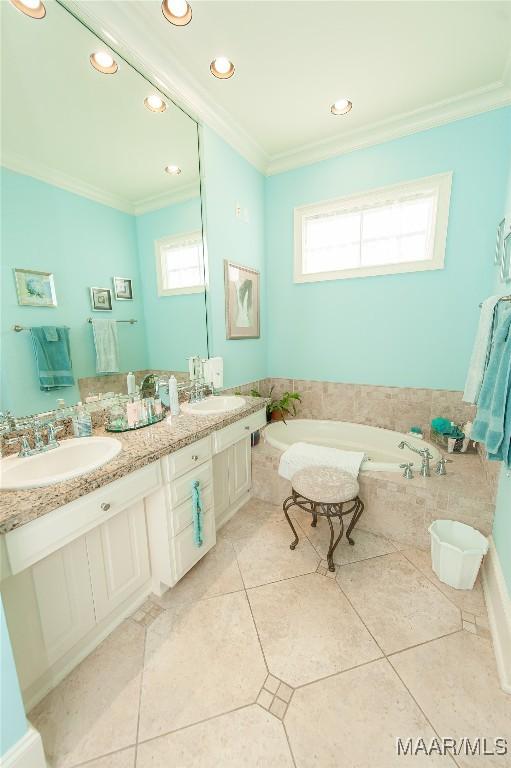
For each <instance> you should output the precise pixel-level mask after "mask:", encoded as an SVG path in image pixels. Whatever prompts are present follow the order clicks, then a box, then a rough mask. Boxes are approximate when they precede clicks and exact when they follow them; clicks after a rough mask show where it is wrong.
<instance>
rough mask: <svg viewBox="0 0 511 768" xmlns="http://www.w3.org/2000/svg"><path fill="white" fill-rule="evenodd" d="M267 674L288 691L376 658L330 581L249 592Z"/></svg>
mask: <svg viewBox="0 0 511 768" xmlns="http://www.w3.org/2000/svg"><path fill="white" fill-rule="evenodd" d="M248 597H249V600H250V605H251V607H252V612H253V614H254V619H255V622H256V626H257V631H258V633H259V637H260V639H261V643H262V646H263V650H264V654H265V657H266V661H267V663H268V667H269V669H270V672H272V673H273V674H274V675H276V676H277V677H278V678H280V679H281V680H284V681H285V682H286V683H288V684H289V685H292V686H297V685H302V684H304V683H308V682H311V681H312V680H317V679H319V678H320V677H325V676H326V675H331V674H333V673H335V672H339V671H340V670H342V669H347V668H348V667H352V666H355V665H356V664H363V663H364V662H367V661H370V660H372V659H375V658H377V657H378V656H381V652H380V650H379V648H378V647H377V645H376V643H375V642H374V641H373V639H372V638H371V636H370V635H369V633H368V631H367V630H366V629H365V627H364V625H363V624H362V622H361V621H360V619H359V618H358V616H357V615H356V613H355V612H354V611H353V609H352V608H351V607H350V605H349V603H348V601H347V600H346V598H345V597H344V596H343V595H342V594H341V592H340V590H339V589H338V587H337V585H336V583H335V581H329V580H328V579H324V578H323V577H321V576H318V574H316V573H314V574H310V575H307V576H299V577H297V578H295V579H288V580H286V581H280V582H277V583H276V584H268V585H266V586H262V587H258V588H256V589H251V590H249V591H248Z"/></svg>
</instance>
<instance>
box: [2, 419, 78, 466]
mask: <svg viewBox="0 0 511 768" xmlns="http://www.w3.org/2000/svg"><path fill="white" fill-rule="evenodd" d="M23 426H24V427H27V428H31V429H32V430H33V432H34V447H33V448H31V447H30V443H29V442H28V437H27V435H26V434H25V433H23V434H20V435H18V436H17V437H13V438H11V439H10V440H6V445H14V444H15V443H19V444H20V451H19V453H18V457H19V458H20V459H23V458H26V457H27V456H34V455H35V454H37V453H45V452H46V451H51V450H52V449H53V448H58V447H59V443H58V442H57V437H56V435H57V432H60V431H61V430H63V429H64V427H63V426H58V427H57V426H55V423H54V422H53V421H49V422H48V423H47V424H46V429H47V430H48V442H47V443H45V442H44V440H43V436H42V432H41V430H42V427H43V425H42V424H41V422H40V421H39V420H38V419H35V420H34V421H27V422H25V423H24V425H23Z"/></svg>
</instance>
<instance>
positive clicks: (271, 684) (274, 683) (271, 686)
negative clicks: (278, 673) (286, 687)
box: [264, 675, 279, 693]
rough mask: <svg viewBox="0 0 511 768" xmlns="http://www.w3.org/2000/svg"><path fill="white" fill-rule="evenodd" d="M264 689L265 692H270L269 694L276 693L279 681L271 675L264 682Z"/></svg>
mask: <svg viewBox="0 0 511 768" xmlns="http://www.w3.org/2000/svg"><path fill="white" fill-rule="evenodd" d="M264 687H265V688H266V690H268V691H271V693H277V689H278V687H279V680H277V678H276V677H274V676H273V675H268V677H267V678H266V680H265V682H264Z"/></svg>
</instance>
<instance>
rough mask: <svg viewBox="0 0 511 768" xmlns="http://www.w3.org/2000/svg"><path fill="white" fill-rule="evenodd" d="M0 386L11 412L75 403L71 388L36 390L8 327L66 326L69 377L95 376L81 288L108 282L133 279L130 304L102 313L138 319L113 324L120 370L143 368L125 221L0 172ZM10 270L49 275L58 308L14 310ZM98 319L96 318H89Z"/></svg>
mask: <svg viewBox="0 0 511 768" xmlns="http://www.w3.org/2000/svg"><path fill="white" fill-rule="evenodd" d="M1 191H2V218H3V222H2V240H1V245H2V293H1V298H2V315H1V329H2V348H1V355H2V366H1V368H2V381H1V388H2V393H1V408H0V410H4V409H5V410H11V411H12V412H13V413H15V414H24V413H27V412H36V411H43V410H47V409H51V408H55V407H56V400H57V398H60V397H62V398H64V399H65V400H66V401H67V402H69V403H75V402H76V401H77V400H78V399H79V395H78V387H77V386H75V387H73V388H68V389H60V390H55V391H52V392H41V390H40V389H39V387H38V382H37V378H36V370H35V365H34V356H33V352H32V347H31V340H30V335H29V334H28V333H14V331H12V330H11V328H12V326H13V325H14V324H20V325H27V326H31V325H67V326H69V328H70V329H71V334H70V336H71V354H72V360H73V373H74V377H75V381H76V379H78V378H79V377H80V378H81V377H83V376H93V375H95V355H94V347H93V341H92V327H91V325H90V324H89V323H87V322H86V320H87V318H88V317H90V316H91V314H92V312H91V305H90V299H89V287H90V286H100V287H108V288H111V287H112V277H113V276H114V275H117V276H120V277H131V278H132V279H133V290H134V295H135V299H134V301H117V302H116V301H115V300H114V301H113V305H114V311H113V312H112V313H108V314H107V313H104V315H103V316H108V317H114V318H117V319H122V318H124V319H126V318H131V317H134V318H136V319H138V323H137V324H136V325H128V324H124V323H122V324H120V325H119V340H120V354H121V370H129V369H137V368H146V367H147V360H146V352H145V346H146V345H145V328H144V314H143V308H142V301H141V291H140V276H139V267H138V260H137V249H136V236H135V234H136V233H135V220H134V217H133V216H130V215H129V214H126V213H122V212H120V211H118V210H116V209H114V208H110V207H109V206H106V205H101V204H100V203H96V202H94V201H92V200H89V199H87V198H85V197H81V196H79V195H75V194H72V193H70V192H66V191H64V190H62V189H59V188H58V187H54V186H52V185H50V184H46V183H44V182H42V181H38V180H37V179H34V178H32V177H30V176H23V175H21V174H18V173H13V172H12V171H8V170H6V169H5V168H2V169H1ZM13 267H21V268H25V269H36V270H41V271H45V272H53V273H54V276H55V287H56V293H57V301H58V306H57V307H56V308H40V307H25V306H19V305H18V301H17V298H16V288H15V283H14V277H13V271H12V270H13ZM95 314H96V315H97V316H100V315H99V314H98V313H95Z"/></svg>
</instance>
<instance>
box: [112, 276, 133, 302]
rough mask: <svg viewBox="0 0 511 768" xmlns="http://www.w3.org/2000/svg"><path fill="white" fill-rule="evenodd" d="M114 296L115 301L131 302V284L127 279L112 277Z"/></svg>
mask: <svg viewBox="0 0 511 768" xmlns="http://www.w3.org/2000/svg"><path fill="white" fill-rule="evenodd" d="M112 280H113V283H114V296H115V298H116V299H117V301H131V300H132V299H133V283H132V281H131V279H130V278H129V277H113V278H112Z"/></svg>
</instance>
